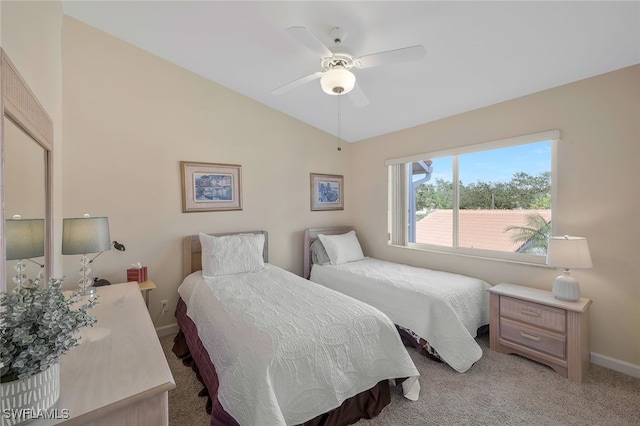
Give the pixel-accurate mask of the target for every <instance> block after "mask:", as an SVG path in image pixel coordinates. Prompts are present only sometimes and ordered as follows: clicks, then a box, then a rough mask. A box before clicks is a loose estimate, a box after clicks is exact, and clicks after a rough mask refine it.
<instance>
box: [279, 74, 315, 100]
mask: <svg viewBox="0 0 640 426" xmlns="http://www.w3.org/2000/svg"><path fill="white" fill-rule="evenodd" d="M320 77H322V72H320V71H318V72H314V73H313V74H309V75H305V76H304V77H302V78H299V79H297V80H293V81H292V82H290V83H287V84H285V85H284V86H280V87H278V88H277V89H273V90H272V91H271V94H272V95H282V94H283V93H285V92H288V91H289V90H292V89H295V88H296V87H299V86H302V85H303V84H305V83H308V82H310V81H313V80H316V79H318V78H320Z"/></svg>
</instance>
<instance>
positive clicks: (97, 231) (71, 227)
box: [62, 214, 111, 295]
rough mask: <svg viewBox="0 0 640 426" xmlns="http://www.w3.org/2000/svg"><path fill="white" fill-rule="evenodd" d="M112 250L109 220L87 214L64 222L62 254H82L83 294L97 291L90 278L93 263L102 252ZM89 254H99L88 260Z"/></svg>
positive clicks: (80, 281)
mask: <svg viewBox="0 0 640 426" xmlns="http://www.w3.org/2000/svg"><path fill="white" fill-rule="evenodd" d="M110 249H111V237H110V235H109V219H108V218H106V217H90V216H89V215H88V214H85V215H84V217H81V218H67V219H63V220H62V254H64V255H67V254H81V255H82V258H81V259H80V264H81V265H82V266H81V268H80V274H81V275H82V277H81V278H80V280H79V281H78V285H79V286H80V288H81V289H82V294H84V295H92V294H94V293H95V291H96V289H95V288H94V287H93V285H92V284H93V281H92V280H91V278H89V273H90V272H91V263H93V261H94V260H95V259H96V257H98V256H100V255H101V254H102V252H104V251H107V250H110ZM89 253H98V254H97V255H96V256H95V257H94V258H93V259H90V260H89V258H87V254H89Z"/></svg>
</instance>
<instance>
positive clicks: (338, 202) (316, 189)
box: [311, 173, 344, 211]
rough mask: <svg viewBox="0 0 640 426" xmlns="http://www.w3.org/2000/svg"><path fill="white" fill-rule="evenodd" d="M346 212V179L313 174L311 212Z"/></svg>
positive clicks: (339, 176) (340, 176) (338, 176)
mask: <svg viewBox="0 0 640 426" xmlns="http://www.w3.org/2000/svg"><path fill="white" fill-rule="evenodd" d="M326 210H344V177H343V176H342V175H327V174H320V173H311V211H326Z"/></svg>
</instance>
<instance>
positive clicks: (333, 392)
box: [174, 227, 489, 426]
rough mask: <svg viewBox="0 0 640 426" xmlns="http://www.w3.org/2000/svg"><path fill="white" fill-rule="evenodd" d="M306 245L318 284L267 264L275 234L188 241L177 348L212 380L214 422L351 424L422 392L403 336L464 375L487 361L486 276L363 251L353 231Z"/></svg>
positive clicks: (311, 233)
mask: <svg viewBox="0 0 640 426" xmlns="http://www.w3.org/2000/svg"><path fill="white" fill-rule="evenodd" d="M316 240H317V241H316ZM320 243H322V244H320ZM312 247H313V248H312ZM304 248H305V271H304V272H305V277H307V276H310V277H311V281H309V280H306V279H304V278H301V277H299V276H297V275H294V274H292V273H290V272H287V271H285V270H283V269H281V268H278V267H276V266H274V265H270V264H269V263H268V243H267V233H266V232H263V231H256V232H251V233H225V234H202V233H201V234H199V235H193V236H189V237H186V238H185V240H184V251H183V254H184V276H185V279H184V281H183V283H182V284H181V285H180V287H179V289H178V293H179V295H180V299H179V301H178V306H177V309H176V318H177V320H178V325H179V327H180V332H179V334H178V336H177V337H176V342H175V345H174V353H175V354H176V355H178V356H179V357H181V358H182V359H183V361H184V362H185V363H186V364H191V365H192V367H193V368H194V370H195V371H196V373H197V375H198V378H199V379H200V380H201V381H202V383H203V384H204V386H205V389H204V393H206V394H208V395H209V398H210V400H209V404H208V410H210V412H211V424H212V425H214V424H216V425H220V424H222V425H233V426H235V425H243V426H244V425H265V424H269V425H297V424H305V425H309V426H313V425H347V424H352V423H355V422H356V421H357V420H359V419H361V418H372V417H375V416H376V415H378V414H379V413H380V412H381V410H382V409H383V408H384V407H385V406H386V405H387V404H389V402H390V387H393V386H397V387H398V388H399V389H400V390H401V391H402V393H403V395H404V396H405V397H406V398H408V399H411V400H416V399H417V398H418V396H419V391H420V385H419V382H418V376H419V373H418V371H417V369H416V368H415V366H414V364H413V362H412V360H411V358H410V357H409V355H408V353H407V351H406V349H405V347H404V345H403V343H404V344H408V343H411V342H412V344H413V346H417V347H418V348H419V350H421V351H422V352H423V353H425V355H427V352H429V354H430V355H433V356H435V357H437V358H439V359H441V360H443V361H444V362H447V363H448V364H449V365H451V366H452V367H453V368H454V369H456V370H457V371H466V370H467V369H468V368H469V367H470V366H471V365H472V364H473V362H475V361H477V359H479V358H480V356H481V354H482V351H481V350H480V348H479V347H478V346H477V343H476V342H475V340H474V337H475V335H476V330H477V329H478V328H479V327H481V326H482V325H484V324H487V323H488V296H487V295H486V289H487V288H488V287H489V286H488V285H487V284H486V283H484V282H482V281H480V280H475V279H472V278H469V277H461V276H459V275H455V274H447V273H443V272H438V271H428V270H424V269H420V268H411V267H408V266H406V265H398V264H393V263H390V262H383V261H379V260H376V259H370V258H364V256H362V251H361V248H360V246H359V243H358V242H357V238H355V233H354V232H352V230H351V228H348V227H340V228H315V229H308V230H307V231H306V232H305V245H304ZM321 251H324V253H323V254H320V256H324V257H323V258H322V259H318V256H319V252H321ZM329 255H330V256H329ZM312 258H313V260H312ZM407 268H409V269H407ZM424 271H427V272H424ZM374 272H375V273H374ZM425 273H426V274H427V275H422V274H425ZM363 277H364V278H363ZM425 279H426V280H430V281H433V283H432V284H430V285H427V284H423V283H422V282H423V281H424V280H425ZM314 281H317V282H314ZM327 287H328V288H329V289H328V288H327ZM438 288H440V290H438ZM442 288H444V290H442ZM334 290H336V291H334ZM485 302H486V303H485ZM401 337H402V338H401ZM425 348H430V349H431V350H426V349H425Z"/></svg>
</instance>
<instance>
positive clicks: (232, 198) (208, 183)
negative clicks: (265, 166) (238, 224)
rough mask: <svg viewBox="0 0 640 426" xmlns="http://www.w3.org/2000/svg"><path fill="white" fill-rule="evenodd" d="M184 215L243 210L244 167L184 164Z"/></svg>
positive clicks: (182, 167) (183, 162)
mask: <svg viewBox="0 0 640 426" xmlns="http://www.w3.org/2000/svg"><path fill="white" fill-rule="evenodd" d="M180 168H181V169H182V212H183V213H191V212H215V211H224V210H242V192H241V188H240V181H241V169H242V166H239V165H236V164H215V163H196V162H189V161H181V162H180Z"/></svg>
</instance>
